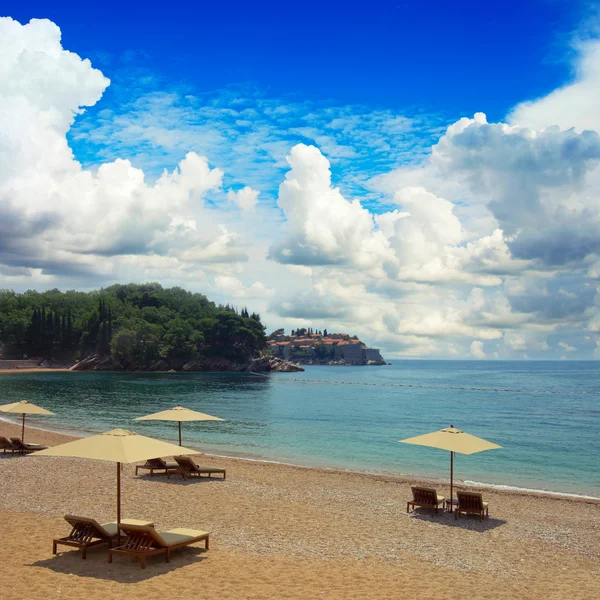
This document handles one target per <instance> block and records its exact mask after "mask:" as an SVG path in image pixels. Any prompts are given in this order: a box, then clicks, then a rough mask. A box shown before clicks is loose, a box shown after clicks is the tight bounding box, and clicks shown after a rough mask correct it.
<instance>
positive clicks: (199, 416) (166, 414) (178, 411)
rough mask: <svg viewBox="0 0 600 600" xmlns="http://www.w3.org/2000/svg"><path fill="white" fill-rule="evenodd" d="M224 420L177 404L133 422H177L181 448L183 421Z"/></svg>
mask: <svg viewBox="0 0 600 600" xmlns="http://www.w3.org/2000/svg"><path fill="white" fill-rule="evenodd" d="M224 420H225V419H219V417H211V416H210V415H205V414H204V413H201V412H198V411H196V410H191V409H189V408H184V407H183V406H180V405H179V404H178V405H177V406H175V407H174V408H170V409H169V410H163V411H161V412H157V413H152V414H151V415H146V416H145V417H137V419H134V421H177V422H178V423H179V445H180V446H181V423H182V422H183V421H224Z"/></svg>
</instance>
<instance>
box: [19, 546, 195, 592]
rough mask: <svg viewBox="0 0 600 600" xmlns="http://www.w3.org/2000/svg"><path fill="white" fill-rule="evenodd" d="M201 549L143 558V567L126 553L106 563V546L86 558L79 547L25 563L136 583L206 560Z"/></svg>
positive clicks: (56, 571)
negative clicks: (167, 560) (82, 556)
mask: <svg viewBox="0 0 600 600" xmlns="http://www.w3.org/2000/svg"><path fill="white" fill-rule="evenodd" d="M205 552H207V550H205V549H204V548H196V547H194V546H188V547H186V548H181V549H179V550H177V552H173V553H172V554H171V562H165V558H164V556H162V555H158V556H150V557H148V559H147V566H146V568H145V569H142V568H141V567H140V560H139V559H138V558H132V557H128V556H127V557H126V556H116V555H115V556H113V562H112V563H111V564H109V562H108V552H107V550H106V547H96V548H89V549H88V553H87V558H86V560H81V552H80V551H79V550H67V551H66V552H62V553H60V554H58V555H56V556H53V557H52V558H47V559H45V560H38V561H36V562H34V563H30V564H28V565H26V566H27V567H41V568H43V569H50V570H51V571H54V572H55V573H64V574H67V575H76V576H78V577H91V578H93V579H104V580H106V581H116V582H117V583H138V582H140V581H147V580H148V579H152V578H153V577H158V576H159V575H164V574H165V573H170V572H171V571H175V570H177V569H181V568H182V567H186V566H188V565H191V564H197V563H199V562H201V561H203V560H206V557H204V556H200V555H202V554H204V553H205Z"/></svg>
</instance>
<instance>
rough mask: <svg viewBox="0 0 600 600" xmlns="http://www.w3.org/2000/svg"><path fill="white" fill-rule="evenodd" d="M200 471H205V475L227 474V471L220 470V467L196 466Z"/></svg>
mask: <svg viewBox="0 0 600 600" xmlns="http://www.w3.org/2000/svg"><path fill="white" fill-rule="evenodd" d="M196 467H197V468H198V471H204V473H225V469H219V467H201V466H200V465H196Z"/></svg>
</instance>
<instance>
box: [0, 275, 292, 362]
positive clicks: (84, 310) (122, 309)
mask: <svg viewBox="0 0 600 600" xmlns="http://www.w3.org/2000/svg"><path fill="white" fill-rule="evenodd" d="M266 350H267V338H266V335H265V328H264V326H263V324H262V322H261V319H260V315H258V314H256V313H249V312H248V310H247V309H246V308H242V309H241V310H238V309H237V308H235V307H233V306H230V305H225V306H223V305H217V304H215V303H214V302H211V301H210V300H208V298H207V297H206V296H204V295H203V294H194V293H191V292H188V291H186V290H184V289H182V288H179V287H174V288H168V289H167V288H163V287H162V286H161V285H160V284H158V283H146V284H127V285H113V286H110V287H108V288H105V289H102V290H96V291H92V292H77V291H68V292H61V291H59V290H56V289H54V290H48V291H46V292H41V293H40V292H36V291H33V290H29V291H27V292H25V293H23V294H19V293H16V292H13V291H10V290H0V369H2V368H3V369H11V368H19V369H26V368H30V367H33V368H35V367H38V366H42V367H65V368H71V369H72V370H94V371H300V370H302V368H301V367H298V366H296V365H294V364H292V363H289V362H287V361H285V360H283V359H281V358H278V357H275V356H273V355H272V354H271V353H269V352H267V351H266Z"/></svg>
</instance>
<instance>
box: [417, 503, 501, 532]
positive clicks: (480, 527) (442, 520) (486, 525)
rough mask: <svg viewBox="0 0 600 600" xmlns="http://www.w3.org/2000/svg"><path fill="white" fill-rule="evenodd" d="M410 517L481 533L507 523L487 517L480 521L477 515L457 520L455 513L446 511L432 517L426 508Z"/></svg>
mask: <svg viewBox="0 0 600 600" xmlns="http://www.w3.org/2000/svg"><path fill="white" fill-rule="evenodd" d="M410 517H411V518H413V519H419V520H421V521H429V522H432V523H439V524H440V525H446V526H447V527H458V528H460V529H468V530H469V531H477V532H479V533H483V532H484V531H490V530H491V529H496V527H502V525H505V524H506V521H504V520H502V519H494V518H493V517H487V518H485V519H484V520H483V521H480V520H479V516H477V515H461V516H460V517H459V518H458V519H455V518H454V513H453V512H451V513H450V512H448V511H445V510H440V511H439V512H438V513H437V514H434V515H432V514H431V510H429V509H425V508H416V509H415V510H414V511H412V512H411V513H410Z"/></svg>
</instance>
